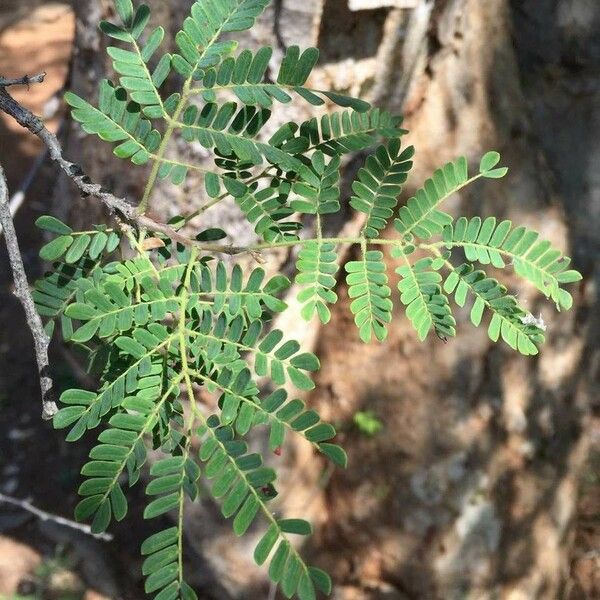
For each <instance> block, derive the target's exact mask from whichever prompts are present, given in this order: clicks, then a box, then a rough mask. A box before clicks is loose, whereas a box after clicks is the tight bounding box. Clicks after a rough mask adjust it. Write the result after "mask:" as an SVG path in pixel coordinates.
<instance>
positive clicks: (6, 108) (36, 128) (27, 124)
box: [0, 73, 251, 254]
mask: <svg viewBox="0 0 600 600" xmlns="http://www.w3.org/2000/svg"><path fill="white" fill-rule="evenodd" d="M44 75H45V74H44V73H40V74H38V75H34V76H32V77H28V76H25V77H21V78H20V79H3V78H1V77H0V111H2V112H4V113H6V114H7V115H9V116H11V117H12V118H13V119H15V121H17V123H19V125H21V126H22V127H24V128H25V129H28V130H29V131H30V132H31V133H33V134H34V135H36V136H38V137H39V138H40V139H41V140H42V142H44V144H45V145H46V147H47V148H48V151H49V153H50V158H51V159H52V160H53V161H54V162H56V163H57V164H58V165H59V167H60V168H61V170H62V171H63V172H64V173H65V174H66V175H67V177H69V178H70V179H71V180H72V181H73V182H74V183H75V185H76V186H77V187H78V188H79V190H80V191H81V193H82V195H84V196H93V197H95V198H98V199H99V200H100V201H101V202H102V203H103V204H104V205H105V206H106V208H107V209H108V210H109V211H110V212H111V213H112V214H114V213H118V214H120V215H121V216H122V217H123V218H124V219H125V220H127V221H129V222H130V223H133V224H135V225H136V226H137V227H138V228H141V229H149V230H151V231H154V232H156V233H162V234H164V235H166V236H167V237H169V238H170V239H172V240H173V241H174V242H177V243H179V244H183V245H184V246H196V247H198V248H200V249H201V250H203V251H207V252H221V253H223V254H241V253H243V252H250V251H251V249H250V248H246V247H238V246H225V245H219V244H202V243H200V242H198V241H196V240H194V239H191V238H188V237H186V236H184V235H182V234H181V233H178V232H177V231H175V230H174V229H173V228H172V227H170V226H169V225H166V224H164V223H157V222H156V221H154V220H153V219H151V218H150V217H147V216H146V215H143V214H140V213H139V212H138V210H137V207H135V206H134V205H132V204H130V203H129V202H127V200H125V199H123V198H118V197H117V196H115V195H114V194H111V193H110V192H109V191H107V190H105V189H104V188H103V187H102V186H100V185H98V184H97V183H94V182H92V181H91V179H90V178H89V177H88V176H87V175H86V174H85V173H84V172H83V169H82V168H81V166H80V165H78V164H76V163H73V162H70V161H68V160H66V159H65V158H64V156H63V153H62V148H61V146H60V143H59V141H58V138H57V137H56V136H55V135H54V134H53V133H52V132H51V131H49V130H48V129H46V127H45V126H44V123H43V122H42V120H41V119H40V118H39V117H37V116H36V115H34V114H33V113H32V112H31V111H30V110H28V109H27V108H25V107H24V106H22V105H21V104H19V103H18V102H17V101H16V100H15V99H14V98H13V97H12V96H11V95H10V94H9V93H8V92H7V91H6V89H5V88H6V86H7V85H18V84H20V85H29V84H30V83H41V82H42V81H43V80H44Z"/></svg>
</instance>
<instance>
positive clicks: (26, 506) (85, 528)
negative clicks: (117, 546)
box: [0, 494, 113, 542]
mask: <svg viewBox="0 0 600 600" xmlns="http://www.w3.org/2000/svg"><path fill="white" fill-rule="evenodd" d="M0 502H5V503H6V504H10V505H12V506H17V507H18V508H20V509H21V510H25V511H27V512H28V513H31V514H32V515H35V516H36V517H38V518H39V519H40V520H42V521H53V522H54V523H58V524H59V525H62V526H63V527H69V528H70V529H76V530H77V531H82V532H83V533H85V534H87V535H91V536H92V537H95V538H96V539H98V540H103V541H105V542H110V541H111V540H112V539H113V536H112V535H110V534H109V533H92V529H91V527H90V526H89V525H81V524H80V523H75V522H74V521H71V520H69V519H65V518H64V517H61V516H59V515H53V514H51V513H48V512H46V511H45V510H41V509H39V508H36V507H35V506H33V504H31V502H28V501H27V500H20V499H19V498H13V497H12V496H6V495H5V494H0Z"/></svg>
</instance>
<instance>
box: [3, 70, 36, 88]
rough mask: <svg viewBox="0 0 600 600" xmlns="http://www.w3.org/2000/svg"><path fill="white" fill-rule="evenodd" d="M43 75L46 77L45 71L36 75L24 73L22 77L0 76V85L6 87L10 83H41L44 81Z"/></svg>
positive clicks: (27, 84)
mask: <svg viewBox="0 0 600 600" xmlns="http://www.w3.org/2000/svg"><path fill="white" fill-rule="evenodd" d="M44 77H46V73H38V74H37V75H32V76H31V77H30V76H29V75H24V76H23V77H19V78H18V79H4V77H0V87H8V86H10V85H26V86H29V85H31V84H32V83H42V81H44Z"/></svg>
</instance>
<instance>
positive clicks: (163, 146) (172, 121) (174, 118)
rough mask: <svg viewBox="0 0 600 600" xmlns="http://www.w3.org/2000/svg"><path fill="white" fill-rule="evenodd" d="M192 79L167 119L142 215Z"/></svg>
mask: <svg viewBox="0 0 600 600" xmlns="http://www.w3.org/2000/svg"><path fill="white" fill-rule="evenodd" d="M191 80H192V78H191V77H190V78H189V79H188V80H187V81H186V82H185V83H184V85H183V93H182V94H181V100H180V101H179V104H178V105H177V108H176V109H175V112H174V113H173V116H172V117H169V118H168V119H167V123H168V125H167V130H166V131H165V135H164V136H163V139H162V141H161V144H160V146H159V148H158V151H157V154H156V159H155V161H154V164H153V165H152V171H150V177H149V178H148V182H147V183H146V187H145V189H144V195H143V196H142V200H141V202H140V204H139V206H138V212H139V213H140V214H142V215H143V214H145V212H146V211H147V210H148V204H149V202H150V196H151V194H152V190H153V189H154V184H155V183H156V179H157V178H158V172H159V170H160V167H161V163H162V159H163V157H164V155H165V153H166V151H167V148H168V146H169V142H170V141H171V137H172V136H173V132H174V131H175V129H176V128H177V123H176V121H177V120H178V119H179V117H180V116H181V113H182V112H183V109H184V107H185V105H186V103H187V101H188V99H189V90H190V85H191Z"/></svg>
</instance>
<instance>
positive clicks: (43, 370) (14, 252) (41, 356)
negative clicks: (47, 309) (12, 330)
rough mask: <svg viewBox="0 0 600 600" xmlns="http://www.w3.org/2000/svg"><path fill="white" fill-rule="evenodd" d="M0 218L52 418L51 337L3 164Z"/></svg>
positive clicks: (47, 410) (44, 406)
mask: <svg viewBox="0 0 600 600" xmlns="http://www.w3.org/2000/svg"><path fill="white" fill-rule="evenodd" d="M0 222H1V223H2V227H3V229H4V236H5V239H6V248H7V250H8V258H9V261H10V266H11V269H12V272H13V279H14V282H15V295H16V296H17V298H18V299H19V301H20V302H21V304H22V305H23V309H24V310H25V317H26V319H27V324H28V325H29V329H30V330H31V334H32V335H33V343H34V347H35V357H36V361H37V365H38V374H39V378H40V387H41V390H42V418H43V419H45V420H49V419H51V418H52V417H53V416H54V415H55V414H56V413H57V412H58V408H57V406H56V402H55V401H54V390H53V388H54V384H53V382H52V378H51V377H50V363H49V361H48V346H49V345H50V338H49V337H48V334H47V333H46V332H45V331H44V326H43V324H42V319H41V318H40V316H39V315H38V313H37V311H36V310H35V304H34V302H33V298H32V297H31V292H30V291H29V284H28V282H27V275H26V274H25V267H24V266H23V259H22V258H21V252H20V250H19V242H18V239H17V232H16V231H15V225H14V223H13V220H12V215H11V212H10V204H9V197H8V186H7V184H6V178H5V177H4V170H3V169H2V167H1V166H0Z"/></svg>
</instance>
